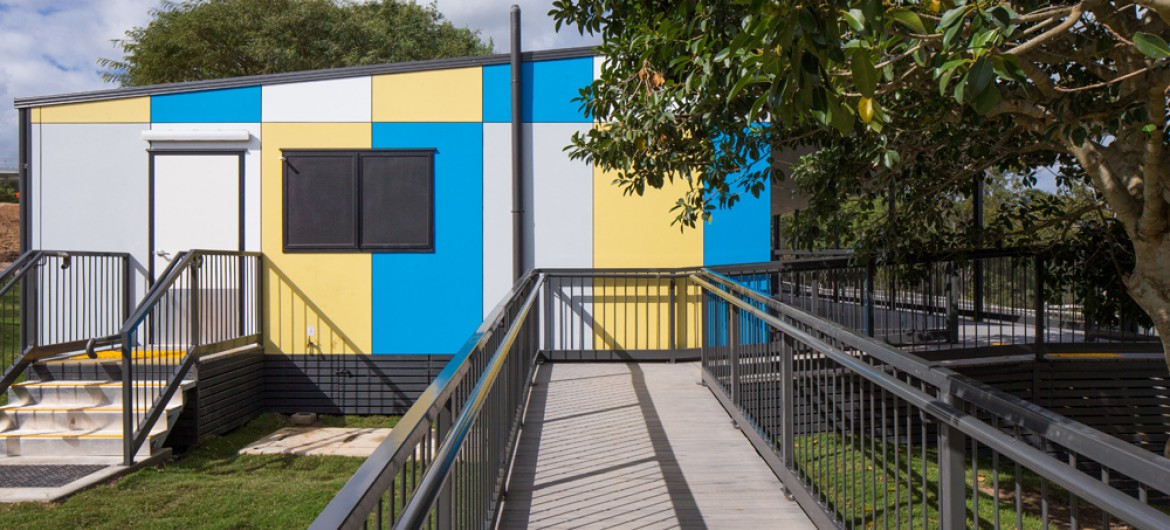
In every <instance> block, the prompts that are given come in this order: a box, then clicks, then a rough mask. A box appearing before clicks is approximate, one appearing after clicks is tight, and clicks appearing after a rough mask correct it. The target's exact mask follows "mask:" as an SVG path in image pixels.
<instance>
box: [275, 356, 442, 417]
mask: <svg viewBox="0 0 1170 530" xmlns="http://www.w3.org/2000/svg"><path fill="white" fill-rule="evenodd" d="M449 360H451V356H450V355H362V354H358V355H330V354H303V355H286V354H268V355H265V356H264V405H265V407H264V408H265V410H271V411H275V412H281V413H284V414H292V413H295V412H317V413H321V414H405V413H406V411H407V409H409V408H410V406H411V405H413V404H414V401H415V400H416V399H418V397H419V395H421V394H422V392H423V390H426V388H427V386H428V385H430V384H431V381H433V380H434V379H435V376H437V375H438V374H439V372H440V371H441V370H442V369H443V367H444V366H446V365H447V361H449Z"/></svg>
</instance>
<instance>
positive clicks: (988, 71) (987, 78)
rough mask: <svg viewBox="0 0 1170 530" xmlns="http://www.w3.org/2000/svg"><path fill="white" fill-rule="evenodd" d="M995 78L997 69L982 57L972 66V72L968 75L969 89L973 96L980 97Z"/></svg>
mask: <svg viewBox="0 0 1170 530" xmlns="http://www.w3.org/2000/svg"><path fill="white" fill-rule="evenodd" d="M993 78H995V68H994V66H993V65H992V64H991V61H989V60H988V59H987V58H986V57H980V58H979V59H976V60H975V64H973V65H971V72H970V73H968V74H967V88H968V89H969V90H970V91H971V95H973V96H978V95H979V94H982V93H983V90H984V89H985V88H987V86H988V85H990V84H991V80H992V79H993Z"/></svg>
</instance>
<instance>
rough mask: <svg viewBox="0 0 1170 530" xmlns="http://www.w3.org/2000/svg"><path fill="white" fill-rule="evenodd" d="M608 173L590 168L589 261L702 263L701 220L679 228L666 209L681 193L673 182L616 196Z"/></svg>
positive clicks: (669, 265)
mask: <svg viewBox="0 0 1170 530" xmlns="http://www.w3.org/2000/svg"><path fill="white" fill-rule="evenodd" d="M616 177H617V175H616V174H614V173H608V172H605V171H602V170H601V169H599V168H594V170H593V266H594V267H597V268H615V267H616V268H626V267H638V268H646V267H649V268H672V267H697V266H700V265H702V264H703V225H702V223H700V224H699V226H698V227H697V228H688V229H686V231H683V232H679V229H678V226H677V225H673V226H672V225H671V224H670V222H671V220H672V219H674V215H675V213H674V212H671V211H670V209H671V208H672V207H673V206H674V204H675V203H676V202H677V201H678V199H679V197H682V196H683V194H684V193H685V192H686V184H685V183H681V182H675V183H673V184H670V183H668V184H666V185H664V186H663V187H662V189H653V188H648V189H647V190H646V193H645V194H643V195H642V196H640V197H639V196H637V195H632V196H626V195H622V189H621V188H620V187H618V186H616V185H614V184H613V181H614V179H615V178H616Z"/></svg>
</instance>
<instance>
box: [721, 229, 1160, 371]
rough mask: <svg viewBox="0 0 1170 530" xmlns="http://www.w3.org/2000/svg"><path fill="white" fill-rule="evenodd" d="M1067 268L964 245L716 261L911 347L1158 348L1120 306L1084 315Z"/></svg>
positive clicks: (784, 298)
mask: <svg viewBox="0 0 1170 530" xmlns="http://www.w3.org/2000/svg"><path fill="white" fill-rule="evenodd" d="M1065 265H1067V264H1065V263H1063V262H1061V261H1060V258H1057V257H1054V256H1050V255H1048V254H1047V253H1044V252H1040V251H1035V250H1030V249H1003V250H977V251H961V252H953V253H948V254H939V255H930V256H922V257H918V258H915V259H906V260H899V261H897V262H881V261H876V260H871V261H869V262H867V263H859V262H858V261H857V260H856V259H855V258H854V257H851V256H837V257H827V258H817V259H800V260H792V261H784V262H772V263H759V264H750V265H736V266H729V267H715V268H714V269H715V270H717V271H719V272H720V273H723V274H727V275H728V276H729V277H731V278H732V279H735V280H736V281H738V282H740V283H743V284H745V285H748V286H750V287H753V288H755V289H757V290H760V291H761V292H765V293H770V294H772V296H773V297H775V298H776V299H777V300H779V301H781V302H783V303H785V304H789V305H791V306H794V307H798V308H800V309H802V310H804V311H807V312H809V313H812V314H814V315H817V316H820V317H824V318H827V319H829V320H831V321H833V322H836V323H838V324H841V325H844V326H846V327H849V328H851V329H857V330H863V331H864V332H865V333H866V334H868V335H869V336H871V337H875V338H878V339H881V340H883V341H885V342H887V343H889V344H891V345H894V346H898V347H901V348H907V349H910V350H912V351H918V352H922V351H967V352H980V351H989V350H998V351H1004V350H1005V349H1008V350H1015V351H1017V352H1029V353H1034V354H1042V353H1044V352H1046V351H1049V350H1052V349H1060V350H1066V349H1068V348H1069V347H1070V346H1072V345H1079V344H1087V343H1096V344H1100V343H1125V344H1127V345H1128V346H1129V347H1139V348H1141V347H1142V346H1143V345H1150V346H1153V347H1156V345H1157V344H1158V337H1157V335H1156V333H1155V332H1154V330H1153V328H1152V327H1150V326H1148V325H1147V324H1146V323H1143V322H1140V321H1138V320H1137V319H1135V318H1134V317H1133V316H1132V314H1131V313H1132V312H1125V311H1101V310H1097V311H1087V310H1086V305H1085V303H1084V301H1085V299H1094V298H1095V299H1103V298H1107V297H1106V296H1104V294H1103V293H1102V295H1101V296H1094V295H1095V293H1093V292H1089V293H1088V294H1086V293H1084V292H1081V293H1079V294H1078V293H1077V292H1076V291H1077V290H1078V289H1079V290H1081V291H1084V290H1090V291H1092V290H1093V289H1098V290H1102V291H1103V290H1105V289H1107V287H1106V286H1098V287H1094V286H1084V285H1076V284H1074V282H1072V281H1071V280H1069V279H1068V278H1067V277H1066V276H1064V275H1060V274H1057V273H1056V271H1058V270H1060V269H1061V268H1062V267H1063V266H1065Z"/></svg>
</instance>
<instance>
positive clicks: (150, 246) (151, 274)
mask: <svg viewBox="0 0 1170 530" xmlns="http://www.w3.org/2000/svg"><path fill="white" fill-rule="evenodd" d="M147 153H148V154H149V155H150V160H149V163H148V166H149V170H148V174H149V178H148V179H147V180H148V183H147V195H148V197H149V199H148V202H149V205H148V207H147V214H146V215H147V216H148V217H149V222H148V224H147V239H148V240H149V241H148V243H147V252H148V255H147V263H146V271H147V272H146V285H147V288H148V289H149V288H150V287H153V286H154V282H155V280H156V278H155V270H154V248H155V246H154V236H155V231H154V206H155V204H154V199H155V197H154V178H155V175H154V171H155V165H154V159H155V157H157V156H233V155H234V156H235V157H236V158H237V159H238V160H239V165H238V167H239V203H240V204H239V210H238V213H239V223H238V225H239V233H238V234H237V237H238V239H239V248H238V249H237V250H239V251H240V252H244V251H245V241H244V237H245V234H246V230H245V226H244V224H245V220H246V216H245V214H246V211H245V210H246V204H247V201H246V197H245V195H244V194H245V181H246V179H245V176H244V170H245V168H244V165H245V164H244V157H245V156H247V154H248V151H247V150H246V149H205V150H193V149H148V150H147Z"/></svg>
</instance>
